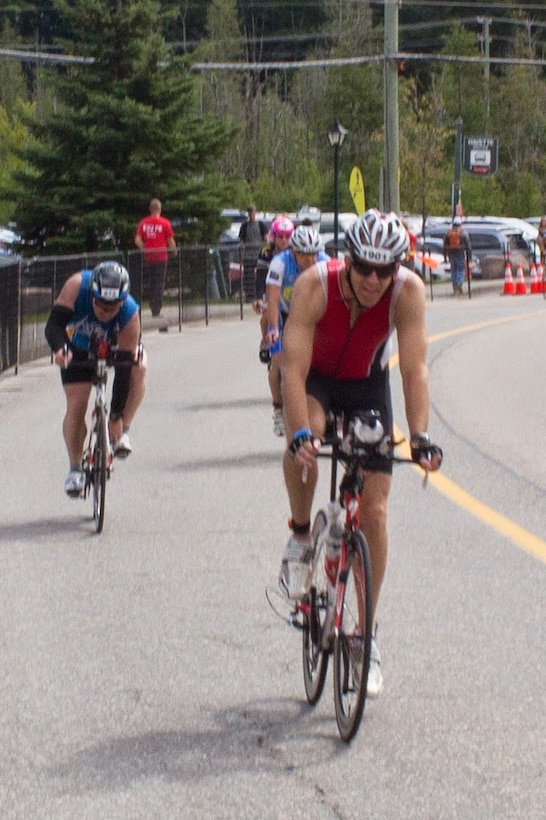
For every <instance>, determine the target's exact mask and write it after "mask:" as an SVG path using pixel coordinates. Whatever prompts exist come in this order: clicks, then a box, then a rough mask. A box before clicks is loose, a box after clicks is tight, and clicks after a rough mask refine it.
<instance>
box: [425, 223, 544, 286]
mask: <svg viewBox="0 0 546 820" xmlns="http://www.w3.org/2000/svg"><path fill="white" fill-rule="evenodd" d="M448 229H449V223H446V224H443V225H441V224H438V225H431V226H430V227H427V229H426V237H427V238H428V237H431V238H432V237H441V238H443V237H444V236H445V235H446V233H447V231H448ZM463 230H465V231H466V233H467V234H468V237H469V239H470V244H471V246H472V255H473V256H475V257H477V258H478V259H479V261H480V269H481V275H482V277H483V278H484V279H499V278H502V276H503V275H504V266H505V259H506V255H507V254H508V255H509V258H510V264H511V266H512V270H513V272H514V273H515V272H516V268H517V265H518V264H520V263H521V265H522V267H523V272H524V273H525V274H528V273H529V265H530V262H531V259H532V257H533V251H532V248H531V247H530V245H529V244H528V242H527V241H526V239H525V237H524V236H523V234H522V233H521V231H518V230H517V229H515V228H511V227H509V226H507V225H505V224H502V223H498V224H495V223H490V222H479V221H476V222H473V221H472V220H464V221H463Z"/></svg>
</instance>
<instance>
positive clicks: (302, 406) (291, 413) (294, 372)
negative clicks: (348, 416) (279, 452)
mask: <svg viewBox="0 0 546 820" xmlns="http://www.w3.org/2000/svg"><path fill="white" fill-rule="evenodd" d="M324 307H325V301H324V291H323V290H322V286H321V284H320V281H319V278H318V276H317V275H316V271H315V268H314V266H313V267H312V268H309V269H308V270H307V271H305V273H302V274H301V276H300V277H299V278H298V280H297V281H296V284H295V285H294V289H293V291H292V299H291V302H290V319H289V321H288V322H287V323H286V328H285V330H284V334H283V355H282V380H281V389H282V397H283V412H284V417H285V422H286V435H287V441H288V445H289V448H290V445H291V444H292V442H293V441H294V438H295V437H297V435H298V432H301V431H309V430H311V431H312V433H313V434H315V433H316V432H317V431H315V430H312V423H311V419H310V417H309V407H308V399H307V392H306V381H307V376H308V374H309V370H310V368H311V361H312V357H313V339H314V336H315V327H316V324H317V322H318V321H319V319H320V318H321V317H322V315H323V313H324ZM315 456H316V451H315V448H314V447H313V444H312V442H311V441H306V442H305V444H304V445H303V446H301V447H300V448H299V449H298V450H297V451H296V453H295V454H294V457H295V460H297V461H298V462H299V463H300V464H301V466H302V467H304V466H311V464H312V463H313V462H314V459H315Z"/></svg>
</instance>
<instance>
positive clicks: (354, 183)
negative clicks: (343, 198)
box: [349, 165, 366, 214]
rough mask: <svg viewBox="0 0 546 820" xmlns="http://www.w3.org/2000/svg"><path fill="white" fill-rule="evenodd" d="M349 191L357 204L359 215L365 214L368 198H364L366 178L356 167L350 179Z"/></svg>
mask: <svg viewBox="0 0 546 820" xmlns="http://www.w3.org/2000/svg"><path fill="white" fill-rule="evenodd" d="M349 191H350V192H351V196H352V198H353V202H354V204H355V209H356V212H357V214H363V213H364V211H365V210H366V198H365V196H364V178H363V176H362V171H361V170H360V168H359V167H358V166H357V165H355V166H353V169H352V171H351V176H350V177H349Z"/></svg>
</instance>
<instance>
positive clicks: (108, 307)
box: [95, 296, 123, 311]
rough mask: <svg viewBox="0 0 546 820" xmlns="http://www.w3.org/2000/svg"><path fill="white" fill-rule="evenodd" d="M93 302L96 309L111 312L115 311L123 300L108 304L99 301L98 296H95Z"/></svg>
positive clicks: (102, 300)
mask: <svg viewBox="0 0 546 820" xmlns="http://www.w3.org/2000/svg"><path fill="white" fill-rule="evenodd" d="M95 302H96V304H97V305H98V307H100V308H102V309H103V310H107V311H113V310H117V309H118V308H119V306H120V305H121V303H122V302H123V299H117V300H116V301H115V302H109V301H108V300H107V299H100V298H99V297H98V296H95Z"/></svg>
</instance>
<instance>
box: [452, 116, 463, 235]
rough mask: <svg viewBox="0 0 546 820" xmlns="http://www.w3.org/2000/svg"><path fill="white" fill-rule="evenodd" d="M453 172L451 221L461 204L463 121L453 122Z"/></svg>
mask: <svg viewBox="0 0 546 820" xmlns="http://www.w3.org/2000/svg"><path fill="white" fill-rule="evenodd" d="M455 129H456V130H455V170H454V174H453V197H452V198H453V201H452V203H451V216H452V219H453V218H454V217H456V216H457V209H458V206H459V205H460V204H461V171H462V164H463V119H462V117H457V119H456V120H455Z"/></svg>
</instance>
